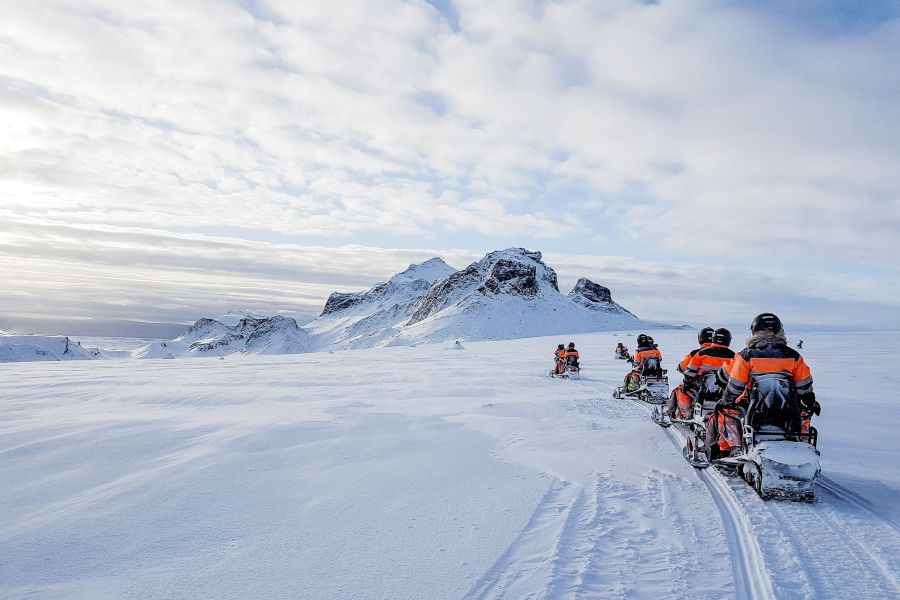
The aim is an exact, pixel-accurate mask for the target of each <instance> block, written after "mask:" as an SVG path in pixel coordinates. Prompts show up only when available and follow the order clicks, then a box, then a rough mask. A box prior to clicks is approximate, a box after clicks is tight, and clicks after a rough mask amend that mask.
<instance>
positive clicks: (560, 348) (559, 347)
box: [556, 344, 566, 350]
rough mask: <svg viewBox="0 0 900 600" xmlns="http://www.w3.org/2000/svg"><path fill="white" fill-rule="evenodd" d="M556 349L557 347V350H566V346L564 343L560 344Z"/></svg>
mask: <svg viewBox="0 0 900 600" xmlns="http://www.w3.org/2000/svg"><path fill="white" fill-rule="evenodd" d="M556 349H557V350H565V349H566V347H565V346H563V345H562V344H560V345H559V346H557V347H556Z"/></svg>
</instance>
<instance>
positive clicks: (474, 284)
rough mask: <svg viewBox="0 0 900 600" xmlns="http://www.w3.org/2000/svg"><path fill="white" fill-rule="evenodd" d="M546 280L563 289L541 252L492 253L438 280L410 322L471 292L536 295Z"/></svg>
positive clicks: (418, 305)
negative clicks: (545, 262)
mask: <svg viewBox="0 0 900 600" xmlns="http://www.w3.org/2000/svg"><path fill="white" fill-rule="evenodd" d="M542 283H543V284H545V285H547V286H548V287H550V288H552V289H553V290H555V291H557V292H558V291H559V285H558V283H557V278H556V272H555V271H554V270H553V269H551V268H550V267H548V266H547V265H545V264H544V263H543V262H542V261H541V253H540V252H533V251H530V250H526V249H524V248H509V249H507V250H498V251H496V252H491V253H490V254H488V255H487V256H485V257H484V258H482V259H481V260H479V261H478V262H475V263H472V264H471V265H469V266H468V267H466V268H465V269H463V270H462V271H457V272H456V273H454V274H452V275H450V276H449V277H447V278H446V279H443V280H441V281H439V282H437V283H436V284H435V285H434V286H433V287H432V288H431V289H430V290H428V293H426V294H425V295H424V296H422V299H421V300H419V303H418V304H417V305H416V307H415V309H414V310H413V313H412V315H411V316H410V318H409V321H408V323H407V324H408V325H412V324H414V323H418V322H419V321H421V320H423V319H426V318H428V317H429V316H430V315H432V314H434V313H436V312H438V311H440V310H442V309H444V308H446V307H447V306H448V305H450V304H452V303H453V302H454V301H456V300H458V299H460V298H461V297H463V296H465V295H466V294H467V293H471V292H477V293H480V294H483V295H486V294H493V295H504V294H505V295H511V296H521V297H526V298H533V297H535V296H537V295H538V294H539V293H540V291H541V284H542Z"/></svg>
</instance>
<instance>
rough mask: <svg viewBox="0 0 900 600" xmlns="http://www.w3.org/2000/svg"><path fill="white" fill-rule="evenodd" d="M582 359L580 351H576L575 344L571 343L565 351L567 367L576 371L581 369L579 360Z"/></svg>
mask: <svg viewBox="0 0 900 600" xmlns="http://www.w3.org/2000/svg"><path fill="white" fill-rule="evenodd" d="M579 358H581V355H580V354H578V350H576V349H575V342H569V347H568V348H566V351H565V359H566V365H567V366H569V367H574V368H575V369H580V368H581V367H580V366H579V363H578V359H579Z"/></svg>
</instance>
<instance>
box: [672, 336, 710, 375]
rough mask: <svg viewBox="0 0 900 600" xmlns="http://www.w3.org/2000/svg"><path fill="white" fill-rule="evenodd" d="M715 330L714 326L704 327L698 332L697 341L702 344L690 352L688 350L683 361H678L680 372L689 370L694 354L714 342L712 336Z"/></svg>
mask: <svg viewBox="0 0 900 600" xmlns="http://www.w3.org/2000/svg"><path fill="white" fill-rule="evenodd" d="M714 332H715V330H714V329H713V328H712V327H704V328H703V329H701V330H700V331H699V332H697V343H698V344H700V347H699V348H694V349H693V350H691V351H690V352H688V353H687V354H686V355H685V356H684V358H682V359H681V362H680V363H678V372H679V373H685V372H687V370H688V367H689V366H690V364H691V359H692V358H694V355H695V354H697V353H698V352H700V351H701V350H703V349H704V348H708V347H709V345H710V344H712V337H713V333H714Z"/></svg>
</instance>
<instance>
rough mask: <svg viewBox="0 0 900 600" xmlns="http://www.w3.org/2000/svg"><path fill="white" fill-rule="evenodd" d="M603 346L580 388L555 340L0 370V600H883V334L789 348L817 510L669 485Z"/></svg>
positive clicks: (687, 471)
mask: <svg viewBox="0 0 900 600" xmlns="http://www.w3.org/2000/svg"><path fill="white" fill-rule="evenodd" d="M629 333H634V332H629ZM619 335H622V336H624V335H626V334H624V333H623V334H616V333H593V334H587V335H576V336H571V337H572V341H575V342H576V344H577V346H578V348H579V350H580V352H581V355H582V366H583V369H584V371H583V377H582V379H581V380H580V381H578V382H575V381H565V380H556V379H551V378H549V377H547V375H546V374H547V371H548V370H549V369H550V368H551V365H552V354H553V349H554V348H555V347H556V344H557V343H559V342H567V341H569V338H568V337H561V336H554V337H552V338H531V339H521V340H514V341H503V342H469V341H467V342H466V344H465V347H466V351H465V352H457V351H454V350H452V349H451V348H452V342H451V345H448V344H422V345H418V346H417V347H390V348H376V349H366V350H352V351H337V352H321V353H307V354H295V355H282V356H254V355H246V354H244V355H234V356H230V357H228V358H227V359H226V360H221V361H220V360H213V359H206V360H204V359H203V358H198V359H196V360H190V361H165V360H143V361H84V362H66V363H59V362H53V363H23V364H16V365H0V397H2V398H3V399H4V400H3V402H4V420H3V421H2V423H0V472H2V473H3V489H4V492H3V494H2V495H0V547H2V548H3V552H2V553H0V597H4V598H6V597H9V598H25V597H27V598H142V599H144V598H151V599H152V598H170V597H195V598H329V599H331V598H501V597H502V598H527V597H545V598H570V597H583V598H607V597H613V598H626V597H627V598H631V597H640V598H643V597H666V598H733V597H745V598H746V597H750V592H749V591H748V590H751V589H761V590H769V589H770V590H772V594H771V595H772V596H774V597H778V598H806V597H835V598H841V597H858V598H862V597H870V598H880V597H885V598H886V597H896V595H897V592H898V586H897V581H898V577H900V528H898V527H897V525H896V523H898V522H900V514H898V513H900V502H898V499H900V473H898V472H897V470H896V469H894V468H885V467H886V466H887V465H895V464H896V463H897V458H898V457H897V453H898V451H897V449H896V446H895V445H893V444H892V440H893V436H894V435H895V433H896V431H897V425H898V419H900V405H898V404H897V402H896V401H895V399H894V398H893V393H894V391H895V390H896V389H897V387H898V386H897V380H896V379H897V378H896V375H895V374H894V372H893V371H891V370H889V369H887V370H886V369H885V365H891V364H895V363H896V361H897V360H898V359H900V356H898V350H897V348H900V344H898V343H897V342H898V341H900V340H898V339H897V336H896V335H895V334H894V335H891V336H888V335H884V336H881V337H879V338H878V339H876V340H873V339H872V337H871V335H869V334H867V337H866V338H865V344H862V343H859V342H861V341H862V338H858V337H856V338H855V337H853V336H852V335H848V334H840V335H837V334H820V335H816V334H811V333H804V339H805V341H806V349H804V354H805V356H806V358H807V360H808V362H809V363H810V366H811V368H812V370H813V375H814V377H815V379H816V390H817V396H818V399H819V401H820V402H821V404H822V406H823V415H822V417H821V418H820V419H818V420H817V421H816V425H817V426H818V427H819V430H820V449H821V451H822V465H823V472H824V475H825V476H826V477H827V479H824V480H823V481H822V485H821V486H820V489H819V501H818V502H817V503H816V504H814V505H798V504H787V503H783V502H780V503H779V502H767V503H764V502H762V501H761V500H759V499H758V497H756V496H755V495H754V494H753V492H752V490H750V488H749V487H748V486H747V485H746V484H745V483H743V482H742V481H739V480H737V481H736V480H734V478H723V477H721V476H719V475H717V474H716V473H715V472H714V471H708V472H707V473H701V474H698V473H697V472H696V471H695V470H694V469H693V468H691V467H690V466H689V465H688V464H687V462H686V461H685V460H684V459H683V458H682V457H681V455H680V452H679V449H678V447H677V445H676V444H674V443H673V440H672V439H671V435H670V433H668V432H667V431H666V430H663V429H660V428H659V427H657V426H656V425H655V424H653V423H652V422H651V421H650V419H649V418H648V417H647V415H646V413H645V412H644V411H643V410H642V409H641V407H640V406H635V405H634V404H633V403H630V402H628V401H622V400H613V399H612V398H611V396H610V392H611V389H612V387H613V386H615V385H617V384H618V383H619V381H620V380H621V377H622V376H624V374H625V370H626V365H624V364H623V362H622V361H618V360H615V359H614V358H612V357H611V349H612V348H614V347H615V343H616V341H618V340H620V339H622V338H621V337H618V336H619ZM654 338H655V339H656V341H657V342H658V343H659V345H660V348H661V350H662V352H663V354H664V363H665V366H668V367H672V366H674V364H675V362H676V361H677V360H678V359H680V358H681V356H683V355H684V353H686V352H687V351H688V350H690V349H691V347H692V345H693V342H694V341H695V333H694V332H685V331H672V330H668V331H655V332H654ZM848 348H852V349H854V352H853V354H852V355H851V356H848ZM857 352H858V354H857ZM851 359H853V360H854V369H853V370H848V369H847V368H846V366H847V362H848V360H851ZM857 359H858V360H857ZM671 374H672V375H673V377H672V380H673V385H674V384H675V383H676V379H677V376H675V374H674V369H673V370H672V371H671ZM844 488H846V489H844ZM722 489H724V492H722ZM716 490H718V491H716ZM748 535H749V536H754V537H753V539H752V540H751V541H753V542H754V543H753V544H750V545H748V537H747V536H748ZM751 546H754V547H755V548H756V550H753V549H752V548H751ZM748 561H749V562H750V563H752V564H751V565H749V566H755V567H756V568H757V569H758V571H759V573H757V575H754V576H753V577H756V579H757V580H754V579H753V577H750V578H749V579H748V577H747V574H748V573H750V571H751V569H750V568H749V567H748V565H746V564H745V563H747V562H748ZM760 578H762V579H763V581H759V579H760ZM735 582H737V584H736V583H735ZM751 584H753V586H756V587H751ZM764 595H765V594H764Z"/></svg>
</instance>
